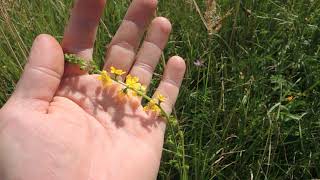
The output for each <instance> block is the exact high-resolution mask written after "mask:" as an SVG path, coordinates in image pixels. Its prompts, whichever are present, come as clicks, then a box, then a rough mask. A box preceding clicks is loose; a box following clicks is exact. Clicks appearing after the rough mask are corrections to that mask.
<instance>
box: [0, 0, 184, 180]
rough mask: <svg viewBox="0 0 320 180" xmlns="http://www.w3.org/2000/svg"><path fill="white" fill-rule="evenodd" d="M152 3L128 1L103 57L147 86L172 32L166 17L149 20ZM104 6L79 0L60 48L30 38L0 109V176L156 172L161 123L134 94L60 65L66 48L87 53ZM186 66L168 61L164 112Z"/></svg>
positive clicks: (98, 0) (142, 175)
mask: <svg viewBox="0 0 320 180" xmlns="http://www.w3.org/2000/svg"><path fill="white" fill-rule="evenodd" d="M156 3H157V2H156V0H133V2H132V4H131V5H130V7H129V10H128V12H127V14H126V16H125V18H124V21H123V22H122V24H121V26H120V28H119V30H118V31H117V33H116V35H115V36H114V38H113V40H112V41H111V43H110V44H109V46H108V49H107V53H106V58H105V69H108V68H109V67H111V66H115V67H117V68H119V69H123V70H125V71H127V72H129V73H130V74H131V75H133V76H137V77H139V78H140V82H141V83H142V84H143V85H146V86H148V85H149V83H150V81H151V78H152V74H153V71H154V69H155V66H156V65H157V63H158V60H159V58H160V56H161V53H162V49H163V48H164V47H165V45H166V43H167V40H168V37H169V33H170V30H171V25H170V23H169V21H168V20H167V19H165V18H161V17H157V18H154V19H153V20H152V17H153V15H154V12H155V9H156ZM104 5H105V2H104V0H95V1H92V0H78V1H77V2H76V4H75V7H74V9H73V11H72V16H71V19H70V22H69V24H68V26H67V28H66V32H65V36H64V39H63V41H62V45H61V46H60V44H59V43H58V42H57V41H56V40H55V39H54V38H53V37H51V36H49V35H40V36H38V37H37V38H36V40H35V41H34V44H33V46H32V49H31V52H30V56H29V59H28V63H27V65H26V67H25V70H24V73H23V75H22V77H21V79H20V81H19V82H18V85H17V87H16V90H15V92H14V93H13V95H12V96H11V98H10V99H9V100H8V102H7V103H6V104H5V105H4V106H3V108H2V109H1V110H0V178H1V179H6V180H11V179H19V180H20V179H26V180H29V179H32V180H36V179H41V180H47V179H55V180H56V179H61V180H63V179H67V180H70V179H77V180H81V179H94V180H100V179H103V180H105V179H117V180H120V179H139V180H140V179H155V178H156V177H157V173H158V169H159V164H160V159H161V153H162V146H163V139H164V132H165V122H164V121H162V120H161V118H158V117H156V116H150V115H149V114H148V113H146V112H144V111H143V108H142V106H141V103H140V102H138V103H137V100H134V99H133V100H129V101H126V102H118V101H117V99H116V97H115V93H116V90H115V89H116V86H113V87H109V88H106V89H103V88H101V83H100V82H99V81H98V80H97V75H88V74H87V73H86V72H83V71H81V70H79V68H78V67H75V66H73V65H65V63H64V56H63V51H64V52H66V53H73V54H77V55H78V56H80V57H82V58H85V59H87V60H89V59H91V58H92V52H93V45H94V40H95V34H96V30H97V26H98V23H99V20H100V16H101V14H102V12H103V9H104ZM151 20H152V21H151ZM149 22H151V23H150V26H149V29H148V32H147V36H146V38H145V39H144V42H143V43H142V45H141V48H140V49H139V51H138V52H137V49H138V48H139V45H140V40H141V39H142V37H143V34H144V32H145V30H146V27H147V26H148V25H149ZM184 72H185V63H184V61H183V60H182V59H181V58H180V57H177V56H175V57H172V58H171V59H170V60H169V61H168V63H167V65H166V68H165V72H164V75H163V79H162V81H161V83H160V85H159V87H158V89H157V92H156V93H161V94H163V95H165V96H166V97H167V101H165V102H164V103H163V105H162V107H163V108H164V109H165V111H166V112H167V113H170V112H171V109H172V107H173V105H174V103H175V101H176V98H177V95H178V91H179V87H180V84H181V81H182V79H183V75H184Z"/></svg>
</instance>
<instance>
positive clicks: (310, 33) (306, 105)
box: [0, 0, 320, 180]
mask: <svg viewBox="0 0 320 180" xmlns="http://www.w3.org/2000/svg"><path fill="white" fill-rule="evenodd" d="M72 3H73V2H72V1H71V0H16V1H13V0H0V107H1V106H2V105H3V104H4V103H5V102H6V100H7V99H8V98H9V97H10V95H11V93H12V92H13V90H14V88H15V84H16V83H17V81H18V79H19V76H20V74H21V72H22V69H23V66H24V64H25V62H26V59H27V57H28V52H29V49H30V47H31V44H32V41H33V40H34V38H35V37H36V36H37V35H38V34H40V33H48V34H51V35H53V36H55V37H56V38H57V39H58V40H61V39H62V36H63V31H64V26H65V24H66V22H67V20H68V17H69V13H70V8H71V6H72ZM214 3H216V4H214ZM107 4H108V5H107V9H106V11H105V13H104V17H103V19H102V20H101V25H100V28H99V30H98V36H97V42H96V45H95V46H96V48H95V51H94V59H95V60H96V62H97V63H98V64H100V65H102V63H103V62H102V60H103V57H104V51H105V45H106V44H107V43H108V42H109V41H110V40H111V38H112V36H113V35H114V33H115V32H116V29H117V27H118V26H119V24H120V23H121V20H122V18H123V16H124V14H125V11H126V8H127V7H128V5H129V0H118V1H116V0H109V1H108V3H107ZM157 14H158V15H160V16H165V17H168V18H169V19H170V20H171V22H172V24H173V33H172V35H171V38H170V41H169V44H168V46H167V48H166V49H165V52H164V54H163V58H162V63H161V64H160V65H159V66H158V68H157V73H156V74H155V79H154V81H153V82H152V85H153V87H156V85H157V83H158V82H159V80H160V79H161V77H160V75H159V74H161V73H160V72H162V70H163V67H164V66H163V65H164V63H165V60H166V59H168V57H170V56H172V55H176V54H179V55H181V56H182V57H184V58H185V60H186V62H187V67H188V70H187V73H186V76H185V79H184V82H183V85H182V88H181V93H180V98H179V99H178V101H177V104H176V108H175V110H174V113H173V115H174V116H175V117H176V118H177V119H178V121H179V129H180V131H168V133H167V135H166V144H165V147H164V154H163V158H162V164H161V168H160V172H159V179H197V180H206V179H311V178H320V118H319V117H320V1H319V0H232V1H226V0H216V1H213V0H207V1H206V0H202V1H200V0H160V1H159V8H158V11H157ZM151 91H152V88H151ZM175 140H177V141H175Z"/></svg>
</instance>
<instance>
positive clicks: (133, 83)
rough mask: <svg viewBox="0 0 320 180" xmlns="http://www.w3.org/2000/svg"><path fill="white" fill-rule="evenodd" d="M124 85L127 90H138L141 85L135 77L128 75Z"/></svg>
mask: <svg viewBox="0 0 320 180" xmlns="http://www.w3.org/2000/svg"><path fill="white" fill-rule="evenodd" d="M126 85H127V86H128V87H129V88H132V89H135V90H137V91H138V90H139V89H140V87H141V84H140V83H139V78H138V77H135V76H131V75H130V74H129V75H128V76H127V78H126Z"/></svg>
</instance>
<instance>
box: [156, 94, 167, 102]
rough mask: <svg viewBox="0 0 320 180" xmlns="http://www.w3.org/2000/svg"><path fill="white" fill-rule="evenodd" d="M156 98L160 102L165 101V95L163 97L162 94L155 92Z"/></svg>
mask: <svg viewBox="0 0 320 180" xmlns="http://www.w3.org/2000/svg"><path fill="white" fill-rule="evenodd" d="M157 99H158V100H159V102H160V103H162V102H164V101H166V99H167V98H166V97H164V96H163V95H162V94H159V93H158V94H157Z"/></svg>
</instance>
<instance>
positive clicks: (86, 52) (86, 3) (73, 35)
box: [62, 0, 106, 59]
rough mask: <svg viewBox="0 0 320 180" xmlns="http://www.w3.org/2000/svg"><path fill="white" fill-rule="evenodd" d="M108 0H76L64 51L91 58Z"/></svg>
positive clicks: (65, 36)
mask: <svg viewBox="0 0 320 180" xmlns="http://www.w3.org/2000/svg"><path fill="white" fill-rule="evenodd" d="M105 3H106V0H76V2H75V5H74V7H73V9H72V12H71V17H70V20H69V23H68V25H67V27H66V29H65V33H64V37H63V40H62V48H63V50H64V52H67V53H72V54H76V55H78V56H80V57H82V58H84V59H91V58H92V52H93V46H94V42H95V39H96V33H97V28H98V25H99V21H100V18H101V15H102V13H103V10H104V6H105Z"/></svg>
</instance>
